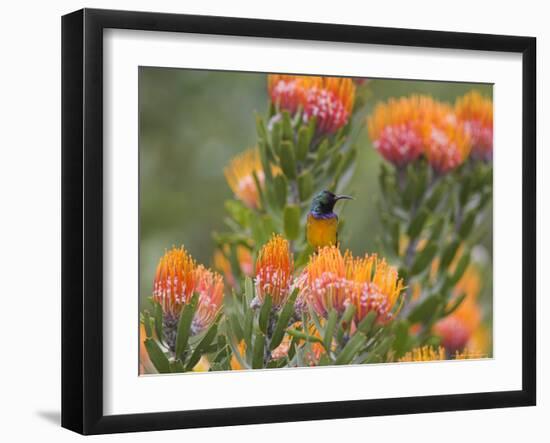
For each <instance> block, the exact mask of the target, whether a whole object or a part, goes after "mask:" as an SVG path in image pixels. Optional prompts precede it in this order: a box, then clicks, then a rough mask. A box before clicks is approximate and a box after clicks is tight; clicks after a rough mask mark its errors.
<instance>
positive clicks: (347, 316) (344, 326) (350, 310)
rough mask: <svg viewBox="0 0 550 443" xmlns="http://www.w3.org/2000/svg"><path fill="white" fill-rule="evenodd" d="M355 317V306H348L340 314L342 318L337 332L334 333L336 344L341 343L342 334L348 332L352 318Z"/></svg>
mask: <svg viewBox="0 0 550 443" xmlns="http://www.w3.org/2000/svg"><path fill="white" fill-rule="evenodd" d="M354 315H355V306H354V305H353V304H349V305H348V306H347V308H346V310H345V311H344V313H343V314H342V318H341V319H340V323H339V327H338V332H337V333H336V340H337V341H338V343H341V342H342V338H343V337H344V333H345V332H346V331H347V330H349V328H350V326H351V320H352V319H353V316H354Z"/></svg>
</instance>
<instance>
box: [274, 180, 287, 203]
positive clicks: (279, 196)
mask: <svg viewBox="0 0 550 443" xmlns="http://www.w3.org/2000/svg"><path fill="white" fill-rule="evenodd" d="M273 188H274V191H275V198H276V200H277V204H278V205H279V207H281V208H284V206H285V205H286V198H287V189H288V182H287V180H286V178H285V176H284V175H282V174H279V175H277V176H275V177H274V178H273Z"/></svg>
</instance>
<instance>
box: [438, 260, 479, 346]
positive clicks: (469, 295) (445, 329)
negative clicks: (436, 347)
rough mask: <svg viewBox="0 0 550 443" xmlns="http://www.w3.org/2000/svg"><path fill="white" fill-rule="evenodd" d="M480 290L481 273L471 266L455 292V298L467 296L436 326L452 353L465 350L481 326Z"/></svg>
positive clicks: (444, 343) (444, 344) (443, 341)
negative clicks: (478, 301) (478, 298)
mask: <svg viewBox="0 0 550 443" xmlns="http://www.w3.org/2000/svg"><path fill="white" fill-rule="evenodd" d="M479 289H480V276H479V271H477V269H476V268H475V267H473V266H470V267H469V268H468V269H467V270H466V272H465V273H464V275H463V276H462V278H461V279H460V281H459V282H458V284H457V286H456V287H455V290H454V293H455V297H457V296H460V295H462V294H465V298H464V300H463V301H462V303H461V304H460V306H459V307H458V308H457V309H456V311H454V312H453V313H452V314H450V315H449V316H447V317H445V318H443V319H441V320H439V321H438V322H437V323H436V324H435V325H434V328H433V330H434V332H435V333H436V334H437V335H439V336H440V337H441V340H442V344H443V346H445V348H446V349H447V350H448V351H449V352H451V353H454V352H456V351H460V350H463V349H464V348H465V347H466V345H467V344H468V342H469V341H470V340H471V339H472V337H473V336H474V333H475V331H476V330H477V329H478V328H479V327H480V325H481V308H480V307H479V304H478V303H477V295H478V293H479Z"/></svg>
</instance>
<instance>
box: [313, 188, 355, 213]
mask: <svg viewBox="0 0 550 443" xmlns="http://www.w3.org/2000/svg"><path fill="white" fill-rule="evenodd" d="M338 200H353V197H350V196H349V195H335V194H333V193H332V192H330V191H326V190H325V191H321V192H319V194H317V195H316V196H315V197H314V198H313V201H312V202H311V213H312V214H313V215H316V216H330V215H332V214H333V212H332V210H333V209H334V205H335V204H336V202H337V201H338Z"/></svg>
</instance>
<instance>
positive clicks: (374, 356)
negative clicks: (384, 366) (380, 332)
mask: <svg viewBox="0 0 550 443" xmlns="http://www.w3.org/2000/svg"><path fill="white" fill-rule="evenodd" d="M394 339H395V338H394V337H393V336H390V337H386V338H385V339H384V340H382V342H381V343H380V344H379V345H378V346H376V347H375V348H374V349H373V350H372V351H371V352H370V353H369V356H368V357H367V359H366V360H365V361H364V363H381V362H383V361H384V356H385V355H386V354H387V353H388V351H389V350H390V348H391V345H392V344H393V341H394Z"/></svg>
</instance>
